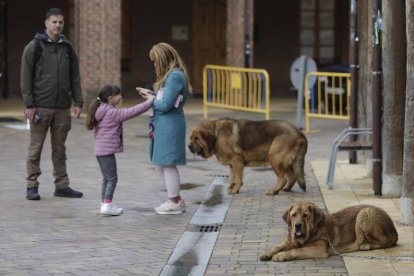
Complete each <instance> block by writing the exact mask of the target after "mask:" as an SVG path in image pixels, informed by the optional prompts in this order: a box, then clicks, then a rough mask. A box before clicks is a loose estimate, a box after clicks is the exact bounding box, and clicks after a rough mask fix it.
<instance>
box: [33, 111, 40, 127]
mask: <svg viewBox="0 0 414 276" xmlns="http://www.w3.org/2000/svg"><path fill="white" fill-rule="evenodd" d="M38 122H40V114H39V113H38V112H36V113H35V115H34V116H33V123H34V124H37V123H38Z"/></svg>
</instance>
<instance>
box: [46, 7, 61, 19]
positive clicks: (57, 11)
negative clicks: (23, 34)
mask: <svg viewBox="0 0 414 276" xmlns="http://www.w3.org/2000/svg"><path fill="white" fill-rule="evenodd" d="M52 15H62V16H63V11H62V10H61V9H59V8H51V9H49V10H48V11H47V12H46V19H49V18H50V17H51V16H52Z"/></svg>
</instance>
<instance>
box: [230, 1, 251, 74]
mask: <svg viewBox="0 0 414 276" xmlns="http://www.w3.org/2000/svg"><path fill="white" fill-rule="evenodd" d="M253 10H254V0H242V1H241V0H227V30H226V32H227V43H226V45H227V46H226V64H227V65H228V66H236V67H244V66H245V38H246V33H247V34H248V37H249V42H250V43H249V46H250V62H249V63H250V66H251V67H254V66H253V22H254V20H253ZM246 17H249V18H250V22H247V23H248V24H246V21H245V20H246Z"/></svg>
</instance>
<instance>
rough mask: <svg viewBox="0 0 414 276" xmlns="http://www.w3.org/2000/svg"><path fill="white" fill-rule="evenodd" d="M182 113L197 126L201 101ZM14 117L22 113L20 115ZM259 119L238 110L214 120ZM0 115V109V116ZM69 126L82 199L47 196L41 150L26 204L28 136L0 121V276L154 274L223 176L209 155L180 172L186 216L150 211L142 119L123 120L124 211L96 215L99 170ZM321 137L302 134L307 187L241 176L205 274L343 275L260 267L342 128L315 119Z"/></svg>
mask: <svg viewBox="0 0 414 276" xmlns="http://www.w3.org/2000/svg"><path fill="white" fill-rule="evenodd" d="M194 102H195V103H193V106H192V109H189V110H188V116H187V118H188V131H190V130H191V129H192V127H194V126H195V125H196V124H197V123H198V122H200V121H201V120H202V114H201V112H200V111H201V110H202V106H201V101H194ZM19 113H21V112H20V111H19ZM221 116H233V117H246V116H249V117H251V118H253V119H259V118H260V117H262V116H259V115H250V114H246V113H238V112H229V113H225V112H222V113H215V114H214V117H221ZM0 117H1V112H0ZM271 117H272V118H285V119H288V120H290V121H293V120H294V117H295V114H294V111H292V110H290V111H289V110H288V111H286V112H279V111H278V110H275V111H274V112H272V115H271ZM83 123H84V119H81V120H74V121H73V129H72V131H71V132H70V135H69V138H68V143H67V153H68V171H69V177H70V180H71V186H72V187H73V188H74V189H78V190H81V191H82V192H83V193H84V197H83V198H82V199H66V198H55V197H53V191H54V185H53V177H52V169H51V162H50V143H49V140H47V141H46V143H45V147H44V152H43V156H42V163H41V167H42V171H43V174H42V176H41V177H40V182H41V184H40V194H41V196H42V200H40V201H27V200H26V199H25V188H26V187H25V180H24V177H25V158H26V149H27V144H28V133H27V131H25V130H17V129H11V128H6V127H4V123H1V124H0V148H1V155H0V179H1V187H2V191H1V193H0V209H1V211H0V275H29V274H30V275H55V274H63V273H66V274H72V275H158V274H159V272H160V271H161V269H162V268H163V266H164V265H165V264H166V262H167V260H168V258H169V256H170V254H171V252H172V251H173V249H174V247H175V244H176V243H177V240H178V239H179V238H180V236H181V234H182V233H183V231H184V230H185V229H186V227H187V224H188V223H189V221H190V220H191V217H192V215H193V214H194V212H195V210H196V209H197V207H198V206H199V204H200V201H201V200H202V198H203V196H204V194H205V192H206V191H207V189H208V186H209V184H210V183H211V181H212V180H213V177H214V175H223V174H227V173H228V170H227V168H226V167H223V166H221V165H219V164H218V163H217V162H216V160H215V158H212V159H210V160H201V159H199V158H197V159H194V158H193V156H191V155H190V154H188V159H189V162H188V165H187V166H184V167H180V171H181V182H182V194H183V196H184V198H185V199H186V202H187V212H186V213H184V214H183V215H179V216H160V215H157V214H156V213H155V212H154V211H153V208H154V207H156V206H158V205H159V204H160V203H161V202H163V201H164V200H165V197H166V191H165V188H164V187H162V185H161V184H160V182H159V181H158V177H157V175H156V173H155V171H154V169H153V167H152V166H151V164H150V163H149V161H148V155H147V140H146V138H145V137H146V132H147V127H146V116H141V117H138V118H137V119H133V120H130V121H128V122H127V123H125V125H124V132H125V133H124V134H125V135H124V136H125V152H124V153H121V154H118V155H117V160H118V174H119V183H118V187H117V190H116V193H115V197H114V201H115V202H116V203H118V204H119V205H120V206H121V207H123V208H124V214H123V215H122V216H120V217H109V218H108V217H101V216H100V215H99V213H98V210H99V206H100V203H99V198H100V178H101V175H100V172H99V169H98V165H97V162H96V160H95V157H94V156H93V137H92V133H91V132H90V131H87V130H86V129H85V127H84V126H83ZM315 126H317V127H319V128H321V129H322V128H323V129H324V131H323V132H322V131H321V132H320V133H317V134H310V135H308V139H309V153H308V155H307V161H306V176H307V184H308V190H307V192H306V193H304V192H302V191H301V190H300V189H299V188H298V187H296V186H295V187H294V189H293V192H292V193H285V192H282V193H281V194H280V195H277V196H266V195H264V194H265V191H266V190H267V189H268V188H269V187H270V186H271V185H273V182H274V181H275V176H274V175H273V173H272V172H271V171H269V170H254V169H247V170H246V171H245V181H244V182H245V185H244V186H243V187H242V189H241V192H240V194H238V195H235V196H234V197H233V201H232V204H231V206H230V208H229V210H228V213H227V217H226V220H225V222H224V224H223V225H222V227H221V230H220V234H219V237H218V240H217V242H216V245H215V247H214V251H213V253H212V256H211V259H210V262H209V265H208V267H207V271H206V275H275V274H280V275H282V274H283V275H287V274H291V275H334V274H336V275H346V274H347V272H346V269H345V266H344V263H343V261H342V259H341V258H339V257H332V258H329V259H326V260H306V261H294V262H286V263H273V262H260V261H259V260H258V257H259V255H260V253H262V252H263V251H264V250H266V249H269V248H270V247H271V246H272V245H274V244H275V243H277V242H279V241H280V240H281V239H282V237H283V236H284V235H285V229H286V227H285V224H284V222H283V220H282V214H283V212H284V211H285V210H286V208H287V207H288V205H290V203H291V202H292V201H293V200H295V199H298V198H307V199H312V200H313V201H315V202H316V203H317V204H318V205H319V206H320V207H321V208H324V203H323V201H322V198H321V194H320V191H319V188H318V186H317V184H316V180H315V178H314V176H313V174H312V170H311V167H310V162H309V161H310V160H315V159H327V158H328V156H329V152H330V149H329V145H330V141H331V140H332V138H333V137H334V136H335V135H336V134H337V133H338V132H339V130H341V129H343V128H344V127H345V126H346V123H344V122H338V121H335V122H320V123H318V125H315Z"/></svg>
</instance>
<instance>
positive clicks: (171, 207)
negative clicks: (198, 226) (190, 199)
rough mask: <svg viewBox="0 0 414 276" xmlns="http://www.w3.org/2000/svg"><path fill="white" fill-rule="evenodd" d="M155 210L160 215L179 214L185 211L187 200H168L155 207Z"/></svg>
mask: <svg viewBox="0 0 414 276" xmlns="http://www.w3.org/2000/svg"><path fill="white" fill-rule="evenodd" d="M155 212H157V213H158V214H160V215H178V214H181V213H183V212H185V202H184V200H183V199H180V201H178V202H177V203H175V202H173V201H171V200H168V201H167V202H165V203H163V204H161V205H160V206H159V207H157V208H155Z"/></svg>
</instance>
